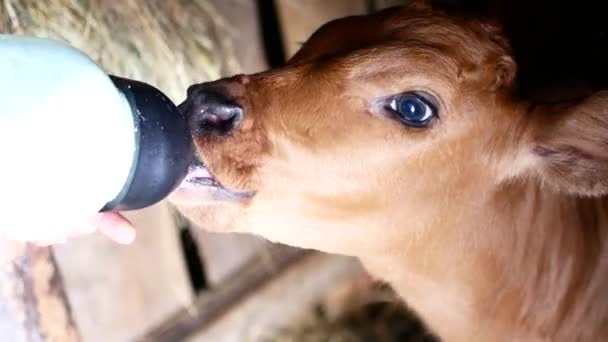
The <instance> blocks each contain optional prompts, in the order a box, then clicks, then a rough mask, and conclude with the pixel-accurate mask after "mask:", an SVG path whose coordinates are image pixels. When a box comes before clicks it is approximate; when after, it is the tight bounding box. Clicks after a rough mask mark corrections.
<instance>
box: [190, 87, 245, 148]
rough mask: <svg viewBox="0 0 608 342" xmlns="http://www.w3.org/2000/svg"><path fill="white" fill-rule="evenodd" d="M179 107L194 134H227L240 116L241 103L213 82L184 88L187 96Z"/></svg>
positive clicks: (241, 113)
mask: <svg viewBox="0 0 608 342" xmlns="http://www.w3.org/2000/svg"><path fill="white" fill-rule="evenodd" d="M179 109H180V110H181V111H182V113H183V114H184V115H185V116H186V118H187V119H188V124H189V126H190V131H191V133H192V134H193V135H194V136H213V135H215V136H224V135H228V134H229V133H230V132H232V131H233V130H235V129H236V128H237V127H238V125H239V123H240V122H241V120H242V118H243V109H242V108H241V106H240V105H239V104H238V103H237V102H236V100H234V99H233V98H231V96H230V94H228V90H227V89H226V87H223V86H222V85H221V83H218V82H217V81H216V82H211V83H202V84H197V85H194V86H191V87H190V88H188V96H187V98H186V100H185V101H184V102H183V103H182V104H180V105H179Z"/></svg>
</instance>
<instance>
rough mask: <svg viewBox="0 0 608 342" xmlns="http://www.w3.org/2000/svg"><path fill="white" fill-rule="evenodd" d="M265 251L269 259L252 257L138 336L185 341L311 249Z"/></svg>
mask: <svg viewBox="0 0 608 342" xmlns="http://www.w3.org/2000/svg"><path fill="white" fill-rule="evenodd" d="M265 254H269V255H270V256H271V258H270V260H267V256H263V255H257V257H254V258H250V259H249V260H248V262H246V263H245V264H244V265H242V266H241V267H240V268H239V269H238V270H237V271H236V272H234V274H233V275H232V276H231V277H230V278H229V279H227V280H226V281H225V282H224V283H223V284H221V285H219V286H217V287H216V288H214V289H212V290H210V291H208V292H205V293H203V294H201V295H200V296H199V297H198V298H197V299H196V300H195V302H194V303H193V304H192V305H191V306H190V307H188V308H185V309H183V310H180V311H179V312H176V313H175V314H174V315H173V316H172V317H171V318H170V319H168V320H167V321H166V322H164V323H163V324H162V325H160V326H158V327H157V328H155V329H153V330H151V331H150V332H148V333H147V334H146V335H145V336H144V337H142V338H141V339H139V340H141V341H157V342H172V341H182V340H184V339H185V338H187V337H189V336H191V335H193V334H194V333H195V332H197V331H201V330H206V329H207V328H208V327H209V326H210V325H213V324H214V323H215V322H216V321H217V320H219V319H223V318H224V315H225V314H226V313H227V312H229V311H230V310H234V309H236V310H238V305H240V304H241V302H242V301H243V300H244V298H246V297H247V296H249V295H254V294H255V293H256V292H257V291H258V290H259V288H260V287H262V286H263V285H264V284H266V283H268V282H270V281H272V279H273V277H276V276H277V275H279V274H281V273H282V272H284V271H285V270H286V269H287V268H288V267H290V266H291V265H292V264H294V263H295V262H297V261H298V260H300V259H302V258H304V257H306V256H307V255H308V254H310V252H308V251H305V250H298V249H294V248H288V247H286V246H281V245H273V246H271V247H270V248H269V249H268V250H267V251H266V253H265ZM218 337H221V335H220V336H218ZM220 340H222V339H220Z"/></svg>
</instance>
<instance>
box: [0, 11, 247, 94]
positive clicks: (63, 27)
mask: <svg viewBox="0 0 608 342" xmlns="http://www.w3.org/2000/svg"><path fill="white" fill-rule="evenodd" d="M0 32H2V33H15V34H27V35H34V36H38V37H45V38H52V39H57V40H61V41H64V42H68V43H69V44H71V45H73V46H75V47H77V48H79V49H81V50H83V51H84V52H85V53H87V54H88V55H89V56H91V57H92V58H93V59H94V60H95V61H96V62H97V63H98V64H100V65H101V66H102V67H103V68H104V69H105V70H106V71H107V72H108V73H112V74H115V75H120V76H123V77H129V78H133V79H138V80H142V81H144V82H148V83H150V84H152V85H155V86H157V87H158V88H160V89H161V90H163V91H164V92H165V93H166V94H167V95H168V96H169V97H170V98H171V99H172V100H174V101H181V100H182V99H183V98H184V96H185V89H186V88H187V86H189V85H190V84H193V83H198V82H201V81H207V80H212V79H216V78H219V77H220V76H222V75H226V74H232V73H235V72H238V69H239V67H238V64H237V62H236V58H235V57H234V53H233V48H232V40H233V39H232V38H233V37H232V36H231V35H232V34H234V33H233V32H231V31H230V29H229V27H227V25H226V24H225V22H224V21H223V20H222V18H221V17H220V15H219V14H218V13H217V11H216V10H215V8H214V7H213V5H212V4H211V3H210V2H209V1H207V0H171V1H166V0H49V1H40V0H0Z"/></svg>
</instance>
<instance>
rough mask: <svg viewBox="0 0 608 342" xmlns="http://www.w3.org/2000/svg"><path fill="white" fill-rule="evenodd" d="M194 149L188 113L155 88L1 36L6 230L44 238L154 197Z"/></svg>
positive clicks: (50, 44) (1, 208)
mask: <svg viewBox="0 0 608 342" xmlns="http://www.w3.org/2000/svg"><path fill="white" fill-rule="evenodd" d="M192 156H193V146H192V139H191V136H190V133H189V131H188V127H187V123H186V120H185V118H184V117H183V116H182V114H181V113H180V112H179V110H178V109H177V107H176V106H175V105H174V104H173V103H172V102H171V101H170V100H169V99H168V98H167V97H166V96H165V95H164V94H163V93H162V92H160V91H159V90H158V89H156V88H154V87H152V86H150V85H148V84H145V83H142V82H137V81H134V80H129V79H124V78H119V77H115V76H109V75H107V74H106V73H105V72H104V71H103V70H102V69H101V68H100V67H99V66H98V65H97V64H96V63H94V62H93V61H92V60H91V59H90V58H89V57H88V56H86V55H85V54H84V53H82V52H81V51H79V50H77V49H75V48H73V47H70V46H68V45H65V44H62V43H59V42H55V41H51V40H46V39H39V38H32V37H24V36H12V35H0V158H1V159H0V232H3V231H7V229H4V228H6V227H11V229H10V231H11V234H10V235H11V236H12V237H13V238H16V239H21V240H30V239H31V238H32V237H34V236H35V237H36V238H38V239H39V238H40V237H41V234H40V231H41V230H45V229H46V228H47V227H48V229H49V231H51V230H53V228H55V227H59V226H64V227H73V226H76V225H78V224H81V223H82V222H85V221H86V219H87V218H89V217H91V216H92V215H94V214H95V213H97V212H99V211H113V210H116V211H117V210H120V211H123V210H133V209H141V208H144V207H147V206H150V205H153V204H155V203H157V202H159V201H161V200H162V199H163V198H165V197H166V196H167V195H169V194H170V193H171V192H172V191H173V190H174V189H175V188H176V187H177V186H178V185H179V184H180V182H181V181H182V180H183V179H184V177H185V176H186V173H187V171H188V166H189V164H190V162H191V160H192ZM15 227H18V229H14V228H15Z"/></svg>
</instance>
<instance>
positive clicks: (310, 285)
mask: <svg viewBox="0 0 608 342" xmlns="http://www.w3.org/2000/svg"><path fill="white" fill-rule="evenodd" d="M362 273H363V270H362V268H361V267H360V265H359V263H358V262H356V261H354V260H353V259H350V258H345V257H337V256H330V255H325V254H319V253H312V254H311V255H309V256H307V257H305V258H303V259H301V260H300V261H298V262H297V263H294V264H293V265H291V266H290V267H289V268H288V269H287V270H285V271H284V272H283V273H281V274H279V275H278V276H277V277H275V278H274V279H272V280H270V281H268V282H267V283H265V284H264V286H263V287H261V288H258V289H257V290H256V291H255V293H253V294H251V295H250V296H248V297H246V298H244V299H243V300H242V301H240V302H239V305H238V306H235V307H234V308H232V309H231V310H230V311H228V312H226V313H225V314H224V315H223V316H222V317H221V320H216V321H214V322H213V324H210V325H208V326H206V328H205V329H201V330H199V333H198V334H196V335H194V336H192V337H190V338H189V339H187V340H186V341H188V342H207V341H217V342H258V341H264V340H265V338H268V337H270V336H272V335H273V334H274V333H275V332H277V331H278V330H280V329H283V328H286V327H288V326H290V325H292V324H294V323H295V322H298V321H301V320H305V319H308V318H310V315H311V314H312V313H313V309H314V305H315V304H317V303H319V302H321V301H323V300H324V298H325V297H326V296H327V295H328V293H329V291H330V289H332V288H334V287H335V286H336V284H339V283H345V282H350V281H352V280H353V279H355V278H357V277H359V276H360V275H361V274H362ZM165 341H169V340H165Z"/></svg>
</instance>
